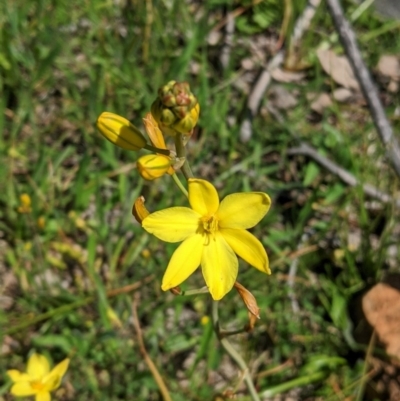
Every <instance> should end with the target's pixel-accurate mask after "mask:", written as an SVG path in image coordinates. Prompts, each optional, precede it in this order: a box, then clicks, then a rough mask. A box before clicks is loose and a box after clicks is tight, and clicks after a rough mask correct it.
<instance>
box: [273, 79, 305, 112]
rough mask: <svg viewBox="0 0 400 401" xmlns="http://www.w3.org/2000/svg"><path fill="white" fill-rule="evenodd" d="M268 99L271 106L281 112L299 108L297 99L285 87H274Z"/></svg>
mask: <svg viewBox="0 0 400 401" xmlns="http://www.w3.org/2000/svg"><path fill="white" fill-rule="evenodd" d="M268 98H269V100H270V102H271V104H272V105H273V106H274V107H276V108H277V109H280V110H287V109H292V108H293V107H295V106H297V103H298V102H297V99H296V97H295V96H293V94H292V93H291V92H289V91H288V90H287V89H285V88H284V87H283V86H280V85H274V86H272V87H271V89H270V90H269V92H268Z"/></svg>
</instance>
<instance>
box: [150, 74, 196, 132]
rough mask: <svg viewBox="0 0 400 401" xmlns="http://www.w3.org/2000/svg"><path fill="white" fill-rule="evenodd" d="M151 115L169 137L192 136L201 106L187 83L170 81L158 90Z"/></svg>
mask: <svg viewBox="0 0 400 401" xmlns="http://www.w3.org/2000/svg"><path fill="white" fill-rule="evenodd" d="M151 114H152V115H153V117H154V119H155V120H156V121H157V123H158V125H159V127H160V128H161V130H162V131H163V132H164V133H165V134H168V135H172V136H175V135H176V133H180V134H183V135H190V134H191V132H192V130H193V128H194V127H195V125H196V124H197V121H198V119H199V114H200V106H199V103H198V101H197V99H196V97H195V96H194V95H193V93H192V92H191V91H190V87H189V84H188V83H187V82H175V81H170V82H168V83H167V84H166V85H164V86H162V87H161V88H160V89H159V90H158V97H157V99H156V100H155V101H154V102H153V104H152V105H151Z"/></svg>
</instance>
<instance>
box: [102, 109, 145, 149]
mask: <svg viewBox="0 0 400 401" xmlns="http://www.w3.org/2000/svg"><path fill="white" fill-rule="evenodd" d="M96 125H97V128H98V129H99V131H100V132H101V134H102V135H103V136H104V137H105V138H106V139H108V140H109V141H110V142H111V143H113V144H114V145H116V146H118V147H120V148H122V149H127V150H140V149H142V148H143V147H144V146H145V145H146V139H145V137H144V136H143V134H142V133H141V132H140V131H139V129H138V128H136V127H135V126H134V125H133V124H131V123H130V122H129V120H127V119H126V118H124V117H121V116H119V115H118V114H114V113H109V112H108V111H105V112H104V113H101V114H100V116H99V118H98V119H97V123H96Z"/></svg>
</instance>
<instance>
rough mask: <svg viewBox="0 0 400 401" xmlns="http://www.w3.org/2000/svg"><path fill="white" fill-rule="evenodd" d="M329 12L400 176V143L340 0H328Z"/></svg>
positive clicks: (383, 141)
mask: <svg viewBox="0 0 400 401" xmlns="http://www.w3.org/2000/svg"><path fill="white" fill-rule="evenodd" d="M326 2H327V4H328V8H329V12H330V14H331V17H332V19H333V22H334V24H335V27H336V30H337V32H338V35H339V38H340V40H341V42H342V45H343V47H344V49H345V51H346V54H347V57H348V58H349V61H350V64H351V65H352V67H353V72H354V75H355V76H356V77H357V80H358V82H359V84H360V86H361V89H362V91H363V93H364V97H365V99H366V100H367V103H368V106H369V110H370V112H371V116H372V119H373V120H374V124H375V126H376V129H377V131H378V134H379V137H380V139H381V141H382V143H383V146H384V147H385V149H386V154H387V157H388V159H389V160H390V162H391V163H392V166H393V169H394V170H395V172H396V174H397V176H398V177H399V178H400V145H399V142H398V141H397V139H396V138H395V136H394V133H393V129H392V126H391V125H390V122H389V120H388V118H387V117H386V114H385V110H384V108H383V106H382V103H381V101H380V99H379V93H378V90H377V89H376V86H375V84H374V82H373V81H372V78H371V75H370V73H369V71H368V69H367V67H366V66H365V63H364V61H363V59H362V57H361V53H360V50H359V48H358V46H357V42H356V37H355V34H354V31H353V30H352V29H351V26H350V24H349V22H348V21H347V20H346V18H345V16H344V14H343V10H342V7H341V6H340V2H339V0H326Z"/></svg>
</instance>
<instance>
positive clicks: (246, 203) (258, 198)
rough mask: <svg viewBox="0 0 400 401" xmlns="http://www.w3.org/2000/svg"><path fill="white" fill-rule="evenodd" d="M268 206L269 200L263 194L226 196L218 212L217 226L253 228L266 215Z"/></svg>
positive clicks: (252, 193)
mask: <svg viewBox="0 0 400 401" xmlns="http://www.w3.org/2000/svg"><path fill="white" fill-rule="evenodd" d="M270 206H271V199H270V197H269V196H268V195H267V194H265V193H263V192H248V193H237V194H231V195H228V196H227V197H226V198H224V200H223V201H222V202H221V205H220V207H219V210H218V219H219V226H220V227H222V228H241V229H247V228H251V227H254V226H255V225H256V224H257V223H258V222H259V221H260V220H261V219H262V218H263V217H264V216H265V215H266V214H267V212H268V210H269V207H270Z"/></svg>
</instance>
